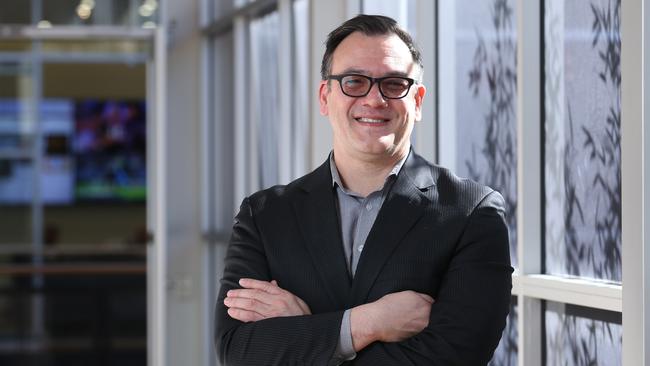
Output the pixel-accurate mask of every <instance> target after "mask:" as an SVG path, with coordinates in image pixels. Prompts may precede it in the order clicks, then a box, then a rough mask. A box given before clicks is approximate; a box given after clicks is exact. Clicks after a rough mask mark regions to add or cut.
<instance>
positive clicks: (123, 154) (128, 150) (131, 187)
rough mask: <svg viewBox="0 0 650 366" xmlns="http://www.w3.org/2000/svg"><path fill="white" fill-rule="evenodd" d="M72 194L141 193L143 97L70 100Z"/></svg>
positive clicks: (118, 196)
mask: <svg viewBox="0 0 650 366" xmlns="http://www.w3.org/2000/svg"><path fill="white" fill-rule="evenodd" d="M74 118H75V134H74V143H73V150H74V156H75V198H76V200H78V201H89V200H90V201H96V200H108V201H115V200H117V201H136V202H138V201H144V200H145V199H146V185H147V175H146V172H147V169H146V150H147V147H146V106H145V103H144V102H143V101H125V100H119V101H110V100H81V101H77V102H75V116H74Z"/></svg>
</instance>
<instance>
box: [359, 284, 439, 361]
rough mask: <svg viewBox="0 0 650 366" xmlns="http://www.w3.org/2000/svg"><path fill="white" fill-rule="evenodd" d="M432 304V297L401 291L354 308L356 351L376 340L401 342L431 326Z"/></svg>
mask: <svg viewBox="0 0 650 366" xmlns="http://www.w3.org/2000/svg"><path fill="white" fill-rule="evenodd" d="M433 302H434V300H433V298H432V297H431V296H429V295H426V294H422V293H419V292H415V291H401V292H395V293H392V294H388V295H385V296H384V297H382V298H381V299H379V300H377V301H375V302H371V303H368V304H363V305H360V306H357V307H355V308H353V309H352V311H351V312H350V326H351V328H352V343H353V345H354V349H355V351H360V350H362V349H363V348H365V347H366V346H367V345H369V344H370V343H372V342H374V341H381V342H399V341H403V340H405V339H408V338H411V337H413V336H414V335H416V334H418V333H420V332H421V331H422V330H424V328H426V326H427V325H429V316H430V314H431V305H432V304H433Z"/></svg>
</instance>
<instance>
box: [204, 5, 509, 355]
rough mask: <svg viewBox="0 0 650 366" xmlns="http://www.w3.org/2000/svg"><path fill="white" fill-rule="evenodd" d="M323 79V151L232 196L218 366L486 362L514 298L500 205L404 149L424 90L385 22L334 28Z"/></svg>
mask: <svg viewBox="0 0 650 366" xmlns="http://www.w3.org/2000/svg"><path fill="white" fill-rule="evenodd" d="M321 72H322V81H321V83H320V89H319V99H320V111H321V113H322V114H323V115H326V116H328V118H329V120H330V123H331V125H332V130H333V144H334V146H333V151H332V153H331V154H330V156H329V158H328V159H327V161H326V162H325V163H324V164H323V165H322V166H320V167H319V168H317V169H316V170H315V171H313V172H312V173H310V174H308V175H306V176H304V177H302V178H300V179H298V180H296V181H294V182H291V183H290V184H288V185H286V186H276V187H272V188H269V189H267V190H263V191H260V192H257V193H255V194H253V195H252V196H250V197H248V198H246V199H245V200H244V202H243V203H242V205H241V209H240V212H239V214H238V215H237V217H236V219H235V224H234V227H233V235H232V239H231V242H230V247H229V249H228V254H227V257H226V262H225V271H224V276H223V279H222V287H221V291H220V293H219V298H218V303H217V316H216V346H217V349H218V353H219V356H220V358H221V360H222V362H225V364H227V365H332V364H340V363H342V362H346V361H349V363H350V364H354V365H464V366H466V365H485V364H486V363H487V362H488V361H489V360H490V358H491V357H492V353H493V352H494V349H495V347H496V345H497V343H498V341H499V338H500V336H501V332H502V330H503V328H504V326H505V319H506V316H507V314H508V311H509V303H510V290H511V272H512V268H511V267H510V255H509V250H508V232H507V228H506V224H505V221H504V217H503V215H504V207H503V205H504V202H503V198H502V197H501V195H500V194H499V193H497V192H495V191H493V190H492V189H490V188H487V187H483V186H480V185H478V184H476V183H474V182H471V181H468V180H462V179H459V178H457V177H456V176H454V175H453V174H452V173H450V172H449V171H448V170H446V169H443V168H440V167H438V166H434V165H432V164H430V163H428V162H427V161H425V160H424V159H423V158H422V157H420V156H418V155H417V154H415V152H413V151H412V149H411V146H410V137H411V131H412V129H413V126H414V123H415V121H418V120H420V117H421V110H422V101H423V98H424V95H425V92H426V90H425V87H424V86H423V85H422V84H421V78H422V62H421V59H420V53H419V51H418V50H417V48H416V47H415V45H414V44H413V41H412V39H411V37H410V36H409V35H408V34H407V33H406V32H404V31H403V30H401V29H400V28H399V27H398V26H397V25H396V23H395V21H394V20H392V19H390V18H387V17H382V16H367V15H360V16H357V17H355V18H353V19H350V20H348V21H347V22H345V23H344V24H342V25H341V26H340V27H339V28H337V29H335V30H334V31H333V32H332V33H330V34H329V36H328V40H327V44H326V51H325V54H324V57H323V63H322V70H321ZM434 299H435V301H434Z"/></svg>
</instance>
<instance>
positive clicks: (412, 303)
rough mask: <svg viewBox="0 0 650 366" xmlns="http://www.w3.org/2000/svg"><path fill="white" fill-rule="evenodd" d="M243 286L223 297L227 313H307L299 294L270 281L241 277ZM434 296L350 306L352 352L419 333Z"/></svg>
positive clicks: (243, 316) (396, 296) (250, 316)
mask: <svg viewBox="0 0 650 366" xmlns="http://www.w3.org/2000/svg"><path fill="white" fill-rule="evenodd" d="M239 285H240V286H241V287H242V289H236V290H230V291H228V292H227V294H226V298H225V299H224V305H225V306H227V307H228V315H230V316H231V317H232V318H234V319H237V320H239V321H242V322H253V321H258V320H262V319H269V318H275V317H281V316H298V315H310V314H311V311H310V309H309V306H308V305H307V304H306V303H305V302H304V301H303V300H302V299H300V298H299V297H297V296H296V295H294V294H292V293H290V292H289V291H287V290H284V289H282V288H280V287H279V286H278V284H277V282H276V281H275V280H273V281H271V282H266V281H259V280H254V279H249V278H243V279H241V280H240V281H239ZM431 304H433V298H431V296H429V295H426V294H421V293H417V292H414V291H402V292H396V293H392V294H388V295H385V296H384V297H382V298H381V299H379V300H377V301H374V302H371V303H368V304H363V305H359V306H357V307H355V308H353V309H352V310H351V313H350V328H351V332H352V344H353V346H354V350H355V352H359V351H360V350H362V349H364V348H365V347H366V346H368V345H369V344H371V343H373V342H376V341H379V342H399V341H402V340H405V339H407V338H410V337H412V336H414V335H416V334H418V333H420V332H421V331H422V330H423V329H424V328H425V327H426V326H427V325H428V324H429V316H430V313H431Z"/></svg>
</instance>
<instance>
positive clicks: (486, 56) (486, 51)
mask: <svg viewBox="0 0 650 366" xmlns="http://www.w3.org/2000/svg"><path fill="white" fill-rule="evenodd" d="M446 6H447V7H448V6H449V5H446ZM453 9H454V12H455V13H454V17H455V18H454V19H455V29H452V30H450V31H449V32H450V33H452V34H455V35H456V39H455V40H454V49H455V55H454V60H455V65H454V67H455V79H454V80H453V83H454V86H453V88H455V91H456V95H455V112H454V115H455V120H454V121H453V122H450V123H454V126H455V127H454V128H455V130H456V131H457V132H456V134H455V144H454V148H453V149H454V150H455V153H454V154H455V161H454V162H453V163H454V165H455V168H456V172H457V174H458V175H460V176H464V177H469V178H472V179H473V180H476V181H478V182H480V183H483V184H486V185H488V186H490V187H492V188H494V189H496V190H498V191H499V192H500V193H501V194H502V195H503V197H504V198H505V201H506V220H507V223H508V227H509V230H510V257H511V262H512V265H513V266H514V267H516V265H517V250H516V249H517V245H516V243H517V222H516V212H517V211H516V210H517V133H516V121H517V109H516V104H517V103H516V95H517V78H516V75H517V72H516V66H517V58H516V56H517V35H516V27H515V25H516V17H515V1H514V0H490V1H481V0H460V1H454V5H453ZM442 16H445V15H442ZM446 32H447V30H445V29H441V31H440V33H441V35H442V36H443V37H444V35H445V34H446ZM443 57H444V55H443ZM441 77H442V76H441ZM452 90H453V89H452ZM444 92H445V91H444V89H443V90H442V91H441V93H444Z"/></svg>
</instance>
